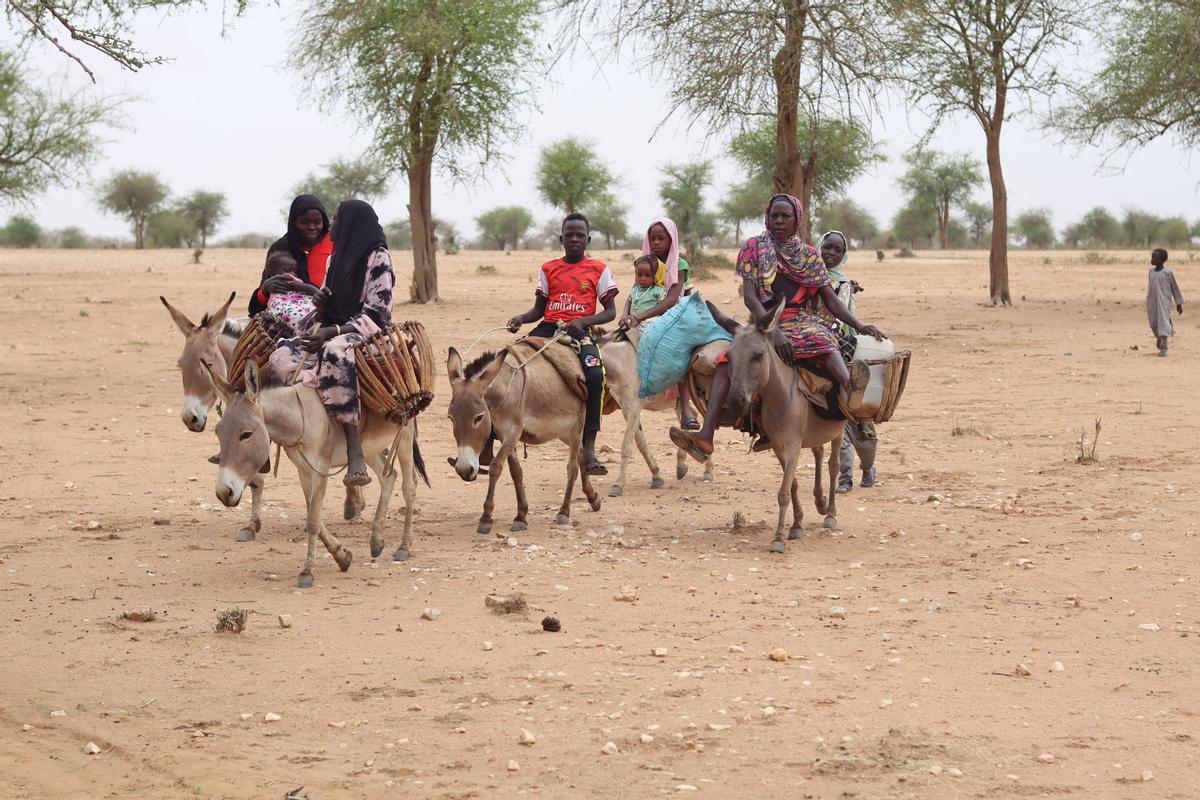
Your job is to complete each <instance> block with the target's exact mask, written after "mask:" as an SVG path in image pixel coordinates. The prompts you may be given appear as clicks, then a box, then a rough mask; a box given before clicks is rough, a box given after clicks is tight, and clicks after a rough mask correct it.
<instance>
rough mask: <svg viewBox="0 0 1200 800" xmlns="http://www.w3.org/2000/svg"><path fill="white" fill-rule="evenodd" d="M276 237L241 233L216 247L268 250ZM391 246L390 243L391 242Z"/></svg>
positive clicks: (227, 238)
mask: <svg viewBox="0 0 1200 800" xmlns="http://www.w3.org/2000/svg"><path fill="white" fill-rule="evenodd" d="M275 239H276V235H275V234H273V233H254V232H247V233H239V234H236V235H234V236H227V237H226V238H224V239H222V240H221V241H219V242H217V243H216V245H215V246H216V247H229V248H238V249H249V250H266V249H267V248H268V247H269V246H270V245H271V242H273V241H275ZM389 244H390V242H389Z"/></svg>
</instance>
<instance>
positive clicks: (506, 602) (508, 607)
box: [483, 594, 529, 614]
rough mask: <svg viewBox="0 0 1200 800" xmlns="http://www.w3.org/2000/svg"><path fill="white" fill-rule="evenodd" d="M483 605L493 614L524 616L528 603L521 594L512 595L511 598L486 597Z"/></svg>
mask: <svg viewBox="0 0 1200 800" xmlns="http://www.w3.org/2000/svg"><path fill="white" fill-rule="evenodd" d="M483 604H484V605H486V606H487V607H488V608H490V609H491V610H492V612H493V613H495V614H524V613H525V612H526V611H527V610H528V609H529V603H528V602H527V601H526V600H525V595H523V594H514V595H512V596H511V597H498V596H496V595H488V596H487V597H486V598H484V600H483Z"/></svg>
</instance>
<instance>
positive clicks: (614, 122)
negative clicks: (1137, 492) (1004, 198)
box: [10, 0, 1200, 238]
mask: <svg viewBox="0 0 1200 800" xmlns="http://www.w3.org/2000/svg"><path fill="white" fill-rule="evenodd" d="M297 7H298V6H297V4H295V3H293V2H290V0H283V2H281V4H280V6H279V7H259V8H256V9H254V10H252V11H251V12H250V13H249V14H247V15H246V16H244V17H242V18H241V19H237V20H228V22H230V23H231V24H230V25H229V26H228V29H227V30H226V32H225V33H224V35H222V29H223V12H222V10H221V9H220V8H219V7H217V6H214V7H213V8H211V9H209V10H200V11H195V12H189V13H186V14H181V15H177V16H173V17H168V18H160V17H157V16H154V17H144V18H142V20H141V21H140V23H139V25H138V29H137V41H138V43H139V44H140V45H141V46H142V47H143V48H144V49H146V50H149V51H151V52H155V53H160V54H163V55H168V56H170V57H172V58H173V61H171V62H170V63H168V64H165V65H162V66H157V67H147V68H145V69H144V70H142V71H141V72H140V73H137V74H130V73H128V72H123V71H121V70H119V69H118V68H116V67H115V65H111V64H108V63H106V62H105V61H104V60H103V59H101V58H99V57H96V56H88V57H87V58H88V62H89V65H90V66H91V67H92V68H93V69H94V70H95V72H96V74H97V76H98V78H99V82H100V83H99V87H98V91H100V92H102V93H104V94H124V95H130V96H136V97H137V98H138V99H137V100H136V101H133V102H131V103H129V104H128V105H127V107H126V111H127V113H128V117H129V121H130V128H129V129H128V130H125V131H116V132H114V133H113V135H112V137H111V141H110V143H109V144H108V145H107V147H106V150H105V156H104V158H103V159H102V161H101V163H99V164H98V165H97V167H96V168H95V170H94V172H93V176H94V177H97V178H99V177H103V176H105V175H107V174H108V173H110V172H112V171H114V170H117V169H122V168H126V167H134V168H137V169H145V170H153V171H156V172H158V173H159V175H160V176H161V177H162V178H163V179H164V180H165V181H166V182H167V184H168V185H169V186H170V187H171V189H172V190H173V191H174V192H176V193H178V194H184V193H187V192H190V191H192V190H193V189H198V188H203V189H210V190H216V191H221V192H224V193H225V194H226V196H227V197H228V198H229V206H230V216H229V219H228V220H227V221H226V222H225V224H224V226H223V227H222V229H221V230H220V231H219V232H218V238H219V237H220V236H221V235H229V234H236V233H241V232H247V231H260V232H266V233H282V232H283V230H284V226H285V220H284V209H285V208H286V206H287V203H288V201H289V199H290V197H289V196H288V195H287V192H288V190H289V188H290V187H292V186H293V185H294V184H295V183H296V182H297V181H298V180H299V179H300V178H301V177H302V176H303V175H304V174H305V173H307V172H309V171H312V170H316V169H319V168H320V166H321V165H322V164H323V163H326V162H328V161H329V160H331V159H333V158H337V157H339V156H355V155H358V154H359V153H361V152H362V151H363V150H364V149H365V148H366V146H367V145H368V144H369V139H368V137H367V136H366V135H364V132H363V131H362V129H361V126H360V125H359V124H358V123H357V121H356V120H355V118H354V117H353V116H352V115H350V114H349V113H347V112H345V111H344V110H341V109H339V110H334V111H322V110H321V109H320V108H319V107H318V106H317V104H316V103H315V102H314V101H313V100H312V99H311V98H308V97H306V96H304V94H302V92H301V91H300V89H299V86H298V85H297V84H296V82H295V80H294V79H293V77H292V75H291V74H290V73H289V72H288V70H287V69H286V67H285V65H284V61H285V58H286V53H287V48H288V45H289V42H290V41H291V32H292V31H291V22H290V20H292V19H294V18H295V17H296V9H297ZM10 40H11V39H10ZM27 63H28V64H29V66H30V67H31V68H32V69H33V70H36V71H37V72H38V73H39V74H41V75H43V76H56V77H57V78H60V79H65V80H66V81H67V83H68V84H69V85H71V86H80V87H82V86H84V85H86V81H85V80H84V79H83V78H82V76H81V72H80V71H79V70H78V69H76V68H74V67H72V65H70V64H68V62H67V61H66V60H65V59H64V58H63V57H62V56H60V55H58V54H57V53H56V52H55V51H53V50H52V49H50V48H46V47H41V46H34V47H33V48H32V49H31V51H30V52H29V53H28V62H27ZM663 95H664V91H663V90H661V89H659V88H656V87H655V86H653V85H652V84H651V83H650V82H649V80H647V79H644V78H642V77H640V76H639V75H636V74H634V73H633V72H631V71H630V70H628V69H626V68H624V66H623V65H612V64H610V65H606V66H605V67H604V68H603V69H602V70H598V69H597V67H596V66H595V65H593V64H592V63H590V62H585V61H583V60H581V59H578V60H576V61H575V62H573V63H568V64H561V65H559V67H558V68H556V69H555V71H554V72H553V74H552V75H551V76H550V77H549V78H548V79H547V80H546V81H545V83H544V84H543V88H542V89H541V91H540V97H539V103H538V106H539V107H538V108H537V109H531V110H530V111H529V112H528V114H527V116H528V127H527V129H526V130H527V132H526V135H524V136H522V137H521V139H520V141H519V142H517V143H514V144H512V145H510V146H509V148H508V152H509V154H510V156H511V158H510V159H509V161H508V162H507V163H506V164H505V165H504V166H503V167H502V168H498V169H495V170H494V171H493V173H492V175H491V178H490V180H489V181H488V182H486V183H482V184H477V185H472V186H455V185H452V184H451V183H450V182H449V181H448V180H445V179H442V178H441V177H440V176H435V179H434V213H435V214H437V215H438V216H440V217H444V218H448V219H450V220H452V221H454V222H455V223H457V224H458V225H459V227H460V230H462V231H463V232H464V233H466V234H468V235H473V234H474V232H475V224H474V218H475V216H477V215H478V214H480V213H481V212H483V211H486V210H487V209H489V208H492V207H494V206H497V205H508V204H520V205H524V206H527V207H530V208H532V209H533V211H534V214H535V217H536V218H537V219H538V221H539V224H540V223H541V221H543V220H545V219H549V218H551V217H553V216H554V211H553V209H551V208H549V207H548V206H546V205H544V204H542V203H541V202H540V201H538V200H537V199H536V190H535V188H534V179H533V170H534V166H535V164H536V161H537V153H538V150H539V149H540V148H541V147H542V146H544V145H545V144H547V143H548V142H551V141H553V140H555V139H558V138H561V137H562V136H566V135H572V136H582V137H586V138H589V139H591V140H592V141H593V142H594V143H595V144H596V146H597V149H598V151H599V153H600V155H601V157H602V158H603V159H604V160H605V161H606V162H607V163H608V165H609V166H610V168H611V169H612V170H613V171H614V172H615V173H616V174H617V175H619V176H620V179H621V191H620V195H621V198H622V200H623V202H624V203H625V204H626V205H628V206H629V208H630V209H631V214H630V223H631V226H632V227H633V228H634V229H637V228H640V227H641V225H642V224H644V222H648V221H649V219H650V218H652V217H653V216H655V215H656V214H657V213H658V212H659V199H658V188H657V187H658V183H659V168H660V167H661V165H663V164H665V163H669V162H679V161H684V160H691V159H694V158H712V159H714V163H715V168H716V169H715V175H716V181H715V185H714V187H713V189H712V191H711V192H710V195H709V199H710V202H711V203H712V204H714V205H715V203H716V201H717V199H718V198H719V197H720V195H721V192H722V191H723V190H724V188H725V187H726V186H727V185H729V184H730V183H731V182H733V181H735V180H737V179H738V177H739V176H738V174H737V172H736V170H735V167H734V165H733V164H732V163H731V162H729V161H728V160H727V159H726V158H724V146H725V144H726V143H725V142H724V141H719V140H711V139H709V138H708V137H706V131H705V129H704V127H703V126H700V125H697V126H695V128H693V127H691V126H689V124H688V121H687V120H686V119H678V120H671V121H669V122H668V123H667V124H666V125H665V126H663V127H662V129H661V130H659V132H658V134H657V136H654V138H651V136H652V134H653V133H654V123H653V120H655V119H658V118H660V117H661V115H662V113H663V111H664V106H665V103H664V100H663ZM1023 122H1024V120H1022V119H1021V118H1018V119H1016V120H1014V121H1013V122H1012V123H1010V124H1009V125H1008V126H1006V128H1005V132H1004V139H1003V145H1002V146H1003V150H1004V166H1005V173H1006V177H1007V180H1008V190H1009V208H1010V211H1011V212H1013V213H1016V212H1019V211H1021V210H1023V209H1027V208H1035V207H1048V208H1050V209H1052V211H1053V216H1054V223H1055V227H1056V228H1057V229H1059V230H1061V229H1062V228H1063V227H1064V226H1065V225H1066V224H1068V223H1070V222H1072V221H1074V220H1076V219H1077V218H1078V217H1079V216H1081V215H1082V214H1083V212H1085V211H1086V210H1087V209H1089V208H1091V207H1092V206H1095V205H1105V206H1108V207H1109V208H1111V209H1112V210H1114V211H1116V212H1119V211H1120V210H1121V209H1123V208H1125V207H1129V206H1138V207H1141V208H1144V209H1147V210H1150V211H1154V212H1157V213H1160V214H1164V215H1165V214H1171V215H1175V214H1182V215H1183V216H1185V217H1187V219H1188V220H1189V221H1195V220H1197V219H1200V196H1198V188H1200V165H1198V164H1197V163H1196V161H1195V159H1192V158H1189V154H1188V153H1186V152H1184V151H1181V150H1179V149H1176V148H1175V147H1173V146H1172V144H1171V143H1170V142H1160V143H1158V144H1155V145H1153V146H1151V147H1149V148H1146V149H1145V150H1142V151H1140V152H1138V153H1136V154H1134V155H1133V157H1132V158H1131V159H1129V161H1128V164H1127V166H1126V168H1125V170H1124V171H1123V172H1122V173H1120V174H1116V175H1112V174H1107V173H1100V172H1098V170H1099V169H1100V166H1101V164H1100V154H1099V153H1098V152H1095V151H1085V152H1083V153H1077V152H1076V151H1075V150H1074V149H1072V148H1063V147H1060V146H1058V145H1056V144H1055V143H1054V141H1053V139H1052V138H1050V137H1047V136H1045V135H1044V134H1041V133H1039V132H1037V131H1036V130H1030V129H1029V126H1026V125H1024V124H1023ZM871 124H872V128H873V130H874V132H875V134H876V136H877V137H879V138H880V139H881V140H883V142H884V143H885V148H886V152H887V155H888V161H887V162H886V163H885V164H882V165H880V166H878V167H877V168H875V170H874V171H873V172H872V173H871V174H869V175H866V176H864V177H862V178H860V179H859V180H858V181H857V182H856V183H855V184H854V185H853V186H852V187H851V190H850V192H849V194H850V196H851V197H852V198H853V199H854V200H856V201H857V202H859V203H860V204H861V205H863V206H865V207H866V208H868V209H869V210H870V211H871V212H873V213H874V214H875V215H876V216H877V217H878V218H879V220H880V222H881V223H883V224H887V220H889V219H890V218H891V215H892V214H893V213H894V212H895V211H896V209H897V208H898V207H899V206H900V205H901V204H902V198H901V196H900V194H899V192H898V191H897V189H896V186H895V181H896V178H897V176H898V175H899V174H900V172H902V171H903V164H902V162H901V160H900V158H901V156H902V154H903V153H904V152H905V151H906V150H908V149H909V148H910V147H912V145H913V144H914V142H915V141H916V139H917V138H918V136H919V135H920V134H921V133H922V132H923V131H924V129H925V125H926V121H925V120H924V119H923V118H922V117H920V116H916V115H912V116H909V115H907V110H906V109H905V108H904V107H903V104H901V103H896V104H895V105H894V107H892V108H890V109H888V110H887V111H886V112H885V114H884V115H883V117H881V118H879V119H875V120H873V121H872V123H871ZM934 146H935V147H937V148H939V149H943V150H959V151H968V152H970V153H972V154H977V156H978V158H979V161H980V163H981V164H982V161H983V138H982V133H981V132H980V130H979V128H978V127H977V125H976V124H975V123H972V122H970V121H968V120H966V119H963V120H960V121H958V122H957V123H956V124H952V125H946V126H943V128H942V129H941V130H939V131H938V133H937V135H936V136H935V138H934ZM979 195H980V198H981V199H983V198H985V197H986V196H987V195H986V189H985V190H982V191H981V192H980V193H979ZM326 199H328V198H326ZM406 199H407V187H406V186H405V185H404V183H403V182H402V180H399V179H398V180H397V181H396V183H395V185H394V187H393V191H392V192H391V194H389V196H388V197H387V198H385V199H383V200H381V201H379V202H377V203H376V205H377V208H378V210H379V213H380V216H381V217H382V218H383V219H384V220H391V219H396V218H401V217H405V216H406V214H407V212H406V210H405V203H406ZM34 212H35V216H36V218H37V220H38V221H39V222H40V223H41V224H42V225H43V226H44V227H47V228H59V227H63V226H66V225H78V226H80V227H82V228H84V229H85V230H87V231H89V232H92V233H98V234H106V235H127V230H126V225H125V223H124V222H122V221H121V220H120V219H118V218H116V217H113V216H110V215H106V214H104V213H102V212H101V211H99V210H98V209H97V207H96V203H95V201H94V191H93V190H92V189H91V187H86V188H84V189H82V190H78V189H76V190H56V191H52V192H49V193H47V194H46V195H45V196H44V197H42V198H40V199H39V200H38V201H37V203H36V205H35V209H34Z"/></svg>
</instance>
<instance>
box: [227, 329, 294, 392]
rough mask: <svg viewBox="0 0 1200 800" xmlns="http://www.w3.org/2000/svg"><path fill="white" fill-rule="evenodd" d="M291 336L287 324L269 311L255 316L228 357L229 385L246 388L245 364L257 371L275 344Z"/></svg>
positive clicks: (272, 351)
mask: <svg viewBox="0 0 1200 800" xmlns="http://www.w3.org/2000/svg"><path fill="white" fill-rule="evenodd" d="M290 335H291V328H289V327H288V325H287V323H285V322H284V321H283V320H281V319H279V318H278V317H276V316H275V315H274V314H272V313H271V312H269V311H260V312H259V313H257V314H255V315H254V316H253V317H252V318H251V319H250V322H249V323H247V325H246V329H245V330H244V331H242V335H241V336H240V337H238V340H237V344H236V345H234V347H233V353H232V355H230V357H229V369H228V370H227V373H228V376H229V385H230V386H232V387H233V388H234V389H236V390H238V391H241V390H243V389H245V388H246V362H247V361H253V362H254V363H255V364H257V365H258V368H259V369H262V368H263V366H264V365H265V364H266V363H267V359H269V358H270V357H271V353H274V352H275V343H276V342H278V341H279V340H280V339H283V338H285V337H288V336H290Z"/></svg>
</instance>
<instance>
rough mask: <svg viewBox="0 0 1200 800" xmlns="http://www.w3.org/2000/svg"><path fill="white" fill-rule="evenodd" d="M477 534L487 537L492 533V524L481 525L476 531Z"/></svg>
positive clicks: (483, 523) (484, 523)
mask: <svg viewBox="0 0 1200 800" xmlns="http://www.w3.org/2000/svg"><path fill="white" fill-rule="evenodd" d="M475 532H476V533H478V534H481V535H483V536H487V535H488V534H489V533H491V532H492V523H490V522H481V523H479V527H478V528H476V529H475Z"/></svg>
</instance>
